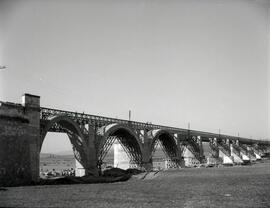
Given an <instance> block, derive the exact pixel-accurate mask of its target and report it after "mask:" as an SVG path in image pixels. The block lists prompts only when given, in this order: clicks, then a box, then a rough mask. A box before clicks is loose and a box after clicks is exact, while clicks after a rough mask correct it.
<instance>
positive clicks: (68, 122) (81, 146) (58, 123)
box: [39, 115, 87, 167]
mask: <svg viewBox="0 0 270 208" xmlns="http://www.w3.org/2000/svg"><path fill="white" fill-rule="evenodd" d="M48 132H59V133H66V134H67V135H68V138H69V140H70V142H71V144H72V149H73V153H74V156H75V158H76V160H77V161H79V162H80V163H81V165H82V166H83V167H85V163H86V161H87V158H86V157H87V155H86V148H87V145H86V141H85V140H84V136H83V133H82V130H81V128H80V127H79V125H78V124H77V123H76V122H75V121H74V120H72V119H71V118H69V117H68V116H66V115H57V116H52V117H50V118H48V120H47V121H46V123H45V124H44V125H42V127H41V135H40V144H39V153H40V152H41V148H42V145H43V142H44V140H45V137H46V135H47V133H48Z"/></svg>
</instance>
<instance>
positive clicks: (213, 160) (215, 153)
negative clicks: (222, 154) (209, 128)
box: [207, 138, 219, 165]
mask: <svg viewBox="0 0 270 208" xmlns="http://www.w3.org/2000/svg"><path fill="white" fill-rule="evenodd" d="M209 147H210V149H211V153H210V157H209V158H208V159H207V164H210V165H217V164H218V163H219V148H218V144H217V138H209Z"/></svg>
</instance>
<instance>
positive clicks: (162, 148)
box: [151, 132, 180, 169]
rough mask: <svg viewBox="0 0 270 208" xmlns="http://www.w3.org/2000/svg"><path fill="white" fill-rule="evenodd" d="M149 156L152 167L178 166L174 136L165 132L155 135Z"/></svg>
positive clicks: (166, 167) (167, 167)
mask: <svg viewBox="0 0 270 208" xmlns="http://www.w3.org/2000/svg"><path fill="white" fill-rule="evenodd" d="M161 152H163V154H162V153H161ZM162 156H163V157H162ZM151 157H152V161H153V168H154V169H169V168H177V167H179V165H180V161H179V157H178V148H177V144H176V142H175V139H174V137H173V136H172V135H170V134H169V133H167V132H162V133H160V134H158V135H156V136H155V137H154V139H153V141H152V145H151Z"/></svg>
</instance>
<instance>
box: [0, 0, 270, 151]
mask: <svg viewBox="0 0 270 208" xmlns="http://www.w3.org/2000/svg"><path fill="white" fill-rule="evenodd" d="M266 2H267V1H255V0H250V1H249V0H204V1H200V0H167V1H164V0H106V1H105V0H96V1H82V0H77V1H68V0H65V1H64V0H55V1H52V0H51V1H39V0H35V1H34V0H32V1H23V0H21V1H15V0H11V1H10V0H6V1H5V0H0V65H7V67H8V68H7V69H6V70H1V71H0V100H3V101H11V102H20V97H21V95H22V94H23V93H25V92H28V93H32V94H36V95H40V96H41V104H42V106H46V107H52V108H60V109H65V110H73V111H78V112H83V111H84V112H85V113H90V114H98V115H104V116H111V117H118V118H124V119H127V118H128V110H131V111H132V119H133V120H138V121H143V122H146V121H150V122H152V123H156V124H163V125H170V126H175V127H184V128H186V127H187V125H188V122H190V123H191V128H192V129H198V130H205V131H212V132H218V129H219V128H220V129H221V132H222V133H225V134H231V135H237V133H238V132H239V133H240V136H245V137H250V136H252V137H253V138H255V139H257V138H258V139H259V138H264V139H266V138H270V130H269V124H270V122H269V117H270V114H269V109H268V106H269V102H270V98H269V95H270V93H269V91H270V90H268V88H269V73H268V66H269V63H270V62H269V53H268V48H269V47H268V46H270V44H269V42H270V35H269V34H270V33H269V32H268V30H269V28H270V23H269V22H270V18H269V14H268V13H269V11H268V8H269V5H268V4H267V3H266ZM52 135H53V134H51V135H50V136H48V137H51V138H52ZM48 140H49V138H48ZM65 141H66V140H65ZM60 143H61V141H60V139H59V140H57V142H56V143H55V144H60ZM56 146H57V145H56ZM51 149H52V147H48V148H47V150H48V151H51Z"/></svg>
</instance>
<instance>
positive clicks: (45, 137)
mask: <svg viewBox="0 0 270 208" xmlns="http://www.w3.org/2000/svg"><path fill="white" fill-rule="evenodd" d="M84 148H85V142H84V138H83V135H82V133H81V131H80V127H79V126H78V125H77V124H76V123H75V122H74V121H72V120H71V119H69V118H66V117H63V116H59V117H55V118H52V119H51V120H49V121H48V122H47V123H46V124H45V125H43V126H42V131H41V142H40V177H41V178H51V177H52V178H53V177H59V176H75V175H76V176H83V175H84V164H85V162H86V159H87V158H86V155H85V151H84ZM44 153H45V154H44Z"/></svg>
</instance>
